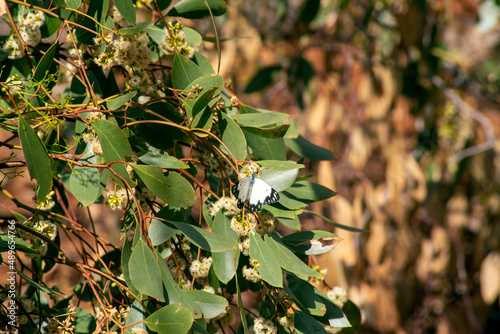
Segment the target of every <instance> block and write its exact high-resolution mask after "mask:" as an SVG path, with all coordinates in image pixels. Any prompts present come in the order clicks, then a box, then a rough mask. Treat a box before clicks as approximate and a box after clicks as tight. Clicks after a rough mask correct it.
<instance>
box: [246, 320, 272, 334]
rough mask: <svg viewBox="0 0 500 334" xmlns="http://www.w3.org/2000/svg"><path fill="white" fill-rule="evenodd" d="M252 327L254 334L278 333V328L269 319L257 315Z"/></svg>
mask: <svg viewBox="0 0 500 334" xmlns="http://www.w3.org/2000/svg"><path fill="white" fill-rule="evenodd" d="M252 329H253V331H254V333H255V334H276V333H278V328H277V327H276V326H274V323H273V322H272V321H271V320H267V319H264V318H262V317H259V318H257V319H255V321H254V323H253V326H252Z"/></svg>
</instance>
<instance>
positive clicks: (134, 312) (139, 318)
mask: <svg viewBox="0 0 500 334" xmlns="http://www.w3.org/2000/svg"><path fill="white" fill-rule="evenodd" d="M143 303H144V304H146V305H148V304H151V302H150V301H145V302H143ZM148 315H149V314H148V311H147V310H146V309H145V308H144V306H142V303H141V301H139V300H135V301H134V303H133V304H132V305H131V306H130V310H129V311H128V314H127V320H126V321H125V325H132V324H134V325H133V327H134V328H139V329H143V330H147V326H146V324H145V323H144V322H143V321H144V319H146V318H147V317H148ZM125 333H127V331H125Z"/></svg>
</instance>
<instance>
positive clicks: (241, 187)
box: [231, 177, 251, 209]
mask: <svg viewBox="0 0 500 334" xmlns="http://www.w3.org/2000/svg"><path fill="white" fill-rule="evenodd" d="M231 190H232V191H233V195H234V197H236V198H237V199H238V204H237V206H238V208H239V209H243V206H244V205H245V202H246V201H247V200H248V199H249V197H250V191H251V189H250V177H246V178H244V179H241V180H240V181H238V182H237V183H236V184H235V185H234V186H233V188H231Z"/></svg>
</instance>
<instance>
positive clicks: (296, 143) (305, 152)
mask: <svg viewBox="0 0 500 334" xmlns="http://www.w3.org/2000/svg"><path fill="white" fill-rule="evenodd" d="M285 143H286V145H287V146H288V147H289V148H290V149H291V150H292V151H293V152H295V153H297V154H298V155H300V156H301V157H304V158H307V159H311V160H315V161H320V160H333V159H336V156H335V154H333V153H332V152H331V151H330V150H327V149H326V148H323V147H321V146H318V145H314V144H313V143H311V142H310V141H309V140H307V139H305V138H304V137H302V136H298V137H297V138H285Z"/></svg>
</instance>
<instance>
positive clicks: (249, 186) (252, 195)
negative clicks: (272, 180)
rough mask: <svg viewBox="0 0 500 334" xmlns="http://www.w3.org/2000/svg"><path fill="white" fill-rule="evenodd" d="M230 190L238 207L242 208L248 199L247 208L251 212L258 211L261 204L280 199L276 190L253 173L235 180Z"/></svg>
mask: <svg viewBox="0 0 500 334" xmlns="http://www.w3.org/2000/svg"><path fill="white" fill-rule="evenodd" d="M232 191H233V195H234V197H236V198H237V199H238V208H240V209H242V208H243V205H245V202H246V201H247V200H248V208H249V209H250V211H251V212H255V211H259V210H260V209H262V206H263V205H266V204H271V203H276V202H278V201H279V200H280V195H279V194H278V192H277V191H276V190H274V189H273V188H271V186H270V185H268V184H267V183H266V182H264V181H262V180H261V179H258V178H256V177H255V173H253V174H252V175H251V176H249V177H245V178H244V179H241V180H240V181H239V182H237V183H236V184H235V185H234V186H233V188H232Z"/></svg>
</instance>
